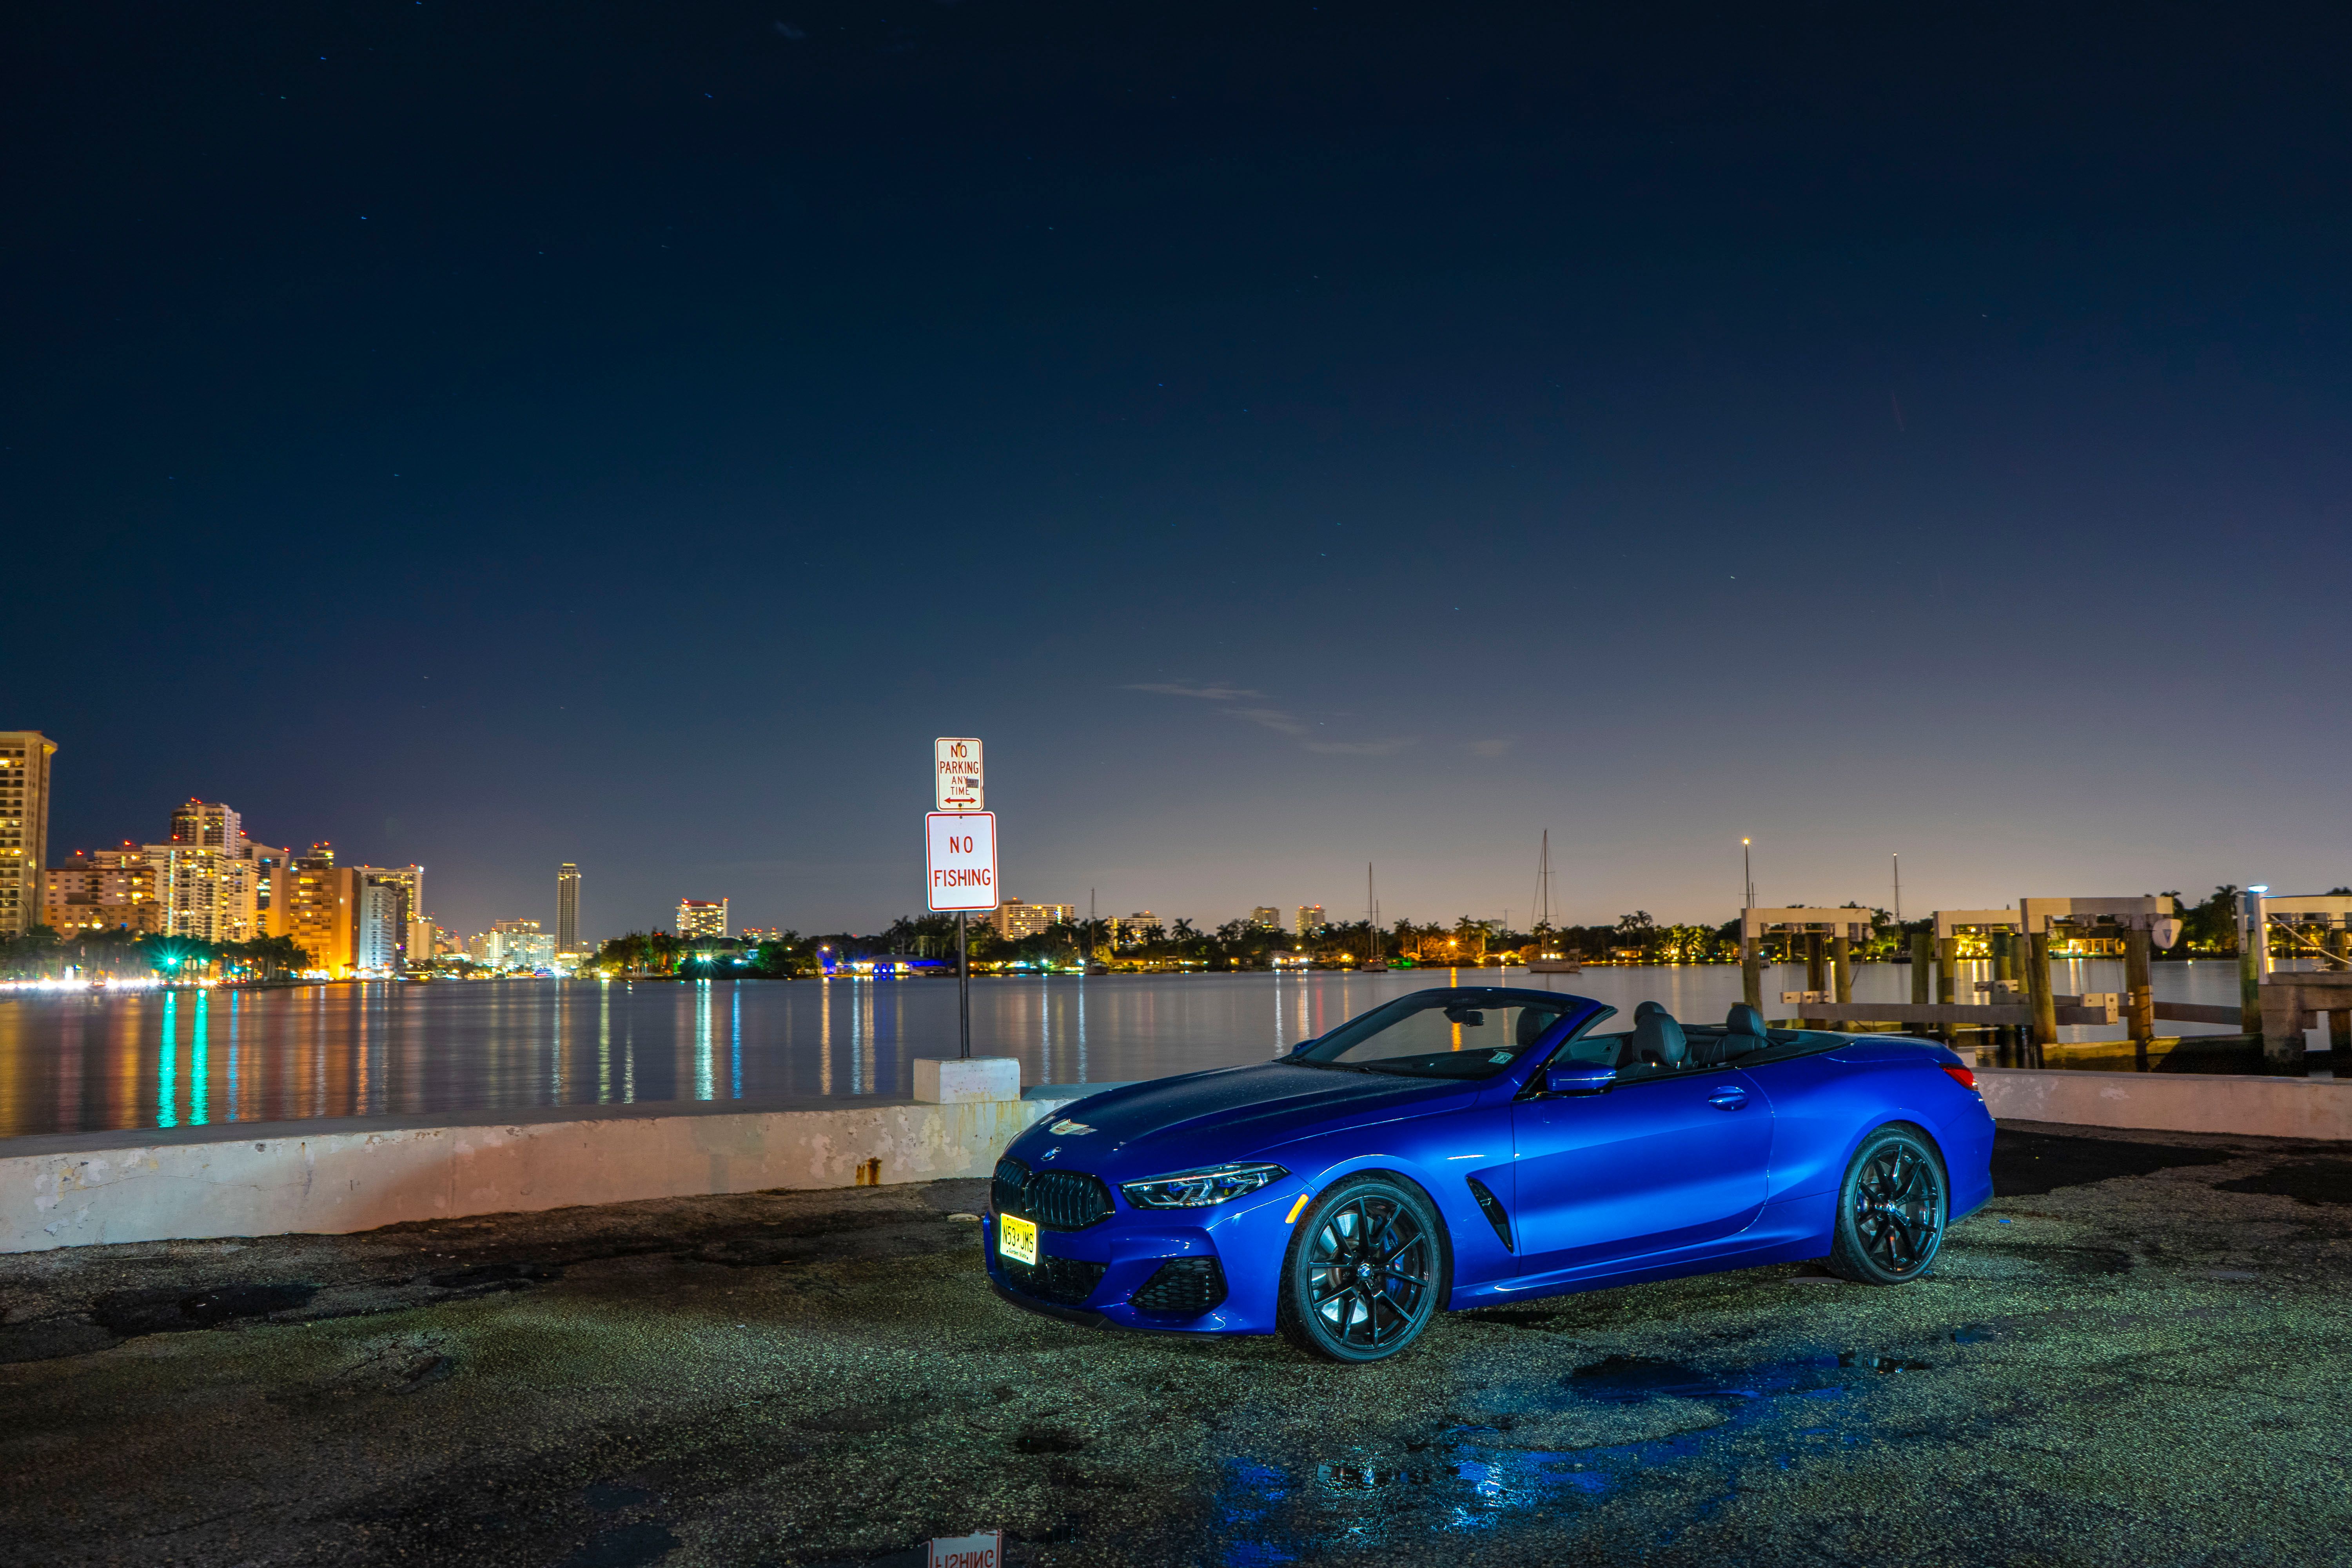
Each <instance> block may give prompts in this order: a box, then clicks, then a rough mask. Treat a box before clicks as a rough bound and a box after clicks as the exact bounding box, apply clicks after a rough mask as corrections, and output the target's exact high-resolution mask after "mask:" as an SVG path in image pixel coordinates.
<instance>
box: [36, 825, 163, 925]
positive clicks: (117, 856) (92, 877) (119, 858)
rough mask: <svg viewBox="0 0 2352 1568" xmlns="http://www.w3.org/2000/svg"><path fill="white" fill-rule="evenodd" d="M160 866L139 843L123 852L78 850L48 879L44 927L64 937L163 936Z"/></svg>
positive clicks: (43, 891)
mask: <svg viewBox="0 0 2352 1568" xmlns="http://www.w3.org/2000/svg"><path fill="white" fill-rule="evenodd" d="M41 923H42V924H43V925H45V926H47V927H48V928H49V929H50V930H51V931H56V932H57V933H58V935H59V936H61V937H64V936H73V935H75V934H77V933H79V932H81V931H162V930H163V906H162V905H161V904H159V903H157V902H156V901H155V867H154V864H153V863H152V861H150V860H149V859H148V858H147V852H146V851H145V850H144V849H142V848H140V847H138V846H137V845H135V844H125V845H124V846H123V847H121V848H120V849H97V850H89V849H77V850H75V851H74V853H73V858H72V859H71V860H69V861H68V862H67V863H66V864H64V865H62V866H53V867H51V868H49V870H48V871H47V874H46V875H45V876H44V877H43V878H42V886H41Z"/></svg>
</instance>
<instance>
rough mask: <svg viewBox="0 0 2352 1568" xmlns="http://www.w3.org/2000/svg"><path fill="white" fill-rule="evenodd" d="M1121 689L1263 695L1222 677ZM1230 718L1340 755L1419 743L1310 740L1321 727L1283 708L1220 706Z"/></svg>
mask: <svg viewBox="0 0 2352 1568" xmlns="http://www.w3.org/2000/svg"><path fill="white" fill-rule="evenodd" d="M1119 689H1120V690H1122V691H1151V692H1157V693H1158V694H1159V695H1160V696H1162V697H1194V698H1198V699H1200V700H1202V701H1204V702H1235V701H1239V700H1241V699H1243V698H1245V697H1255V698H1256V699H1258V700H1260V701H1264V700H1265V692H1263V691H1252V690H1251V689H1249V688H1247V687H1245V686H1228V685H1226V684H1225V683H1224V682H1223V681H1222V680H1214V681H1210V682H1208V683H1206V684H1202V683H1200V682H1197V681H1191V680H1138V681H1130V682H1129V683H1128V684H1127V685H1125V686H1122V687H1120V688H1119ZM1221 711H1223V713H1224V714H1225V715H1226V716H1228V717H1229V718H1234V719H1239V720H1240V721H1242V722H1244V723H1245V724H1255V725H1256V726H1257V727H1258V728H1259V729H1261V730H1271V731H1274V732H1275V733H1276V734H1277V735H1287V736H1289V737H1290V738H1291V739H1292V740H1294V741H1297V742H1298V744H1299V749H1300V750H1302V751H1308V752H1325V753H1328V754H1330V755H1334V756H1343V757H1385V756H1391V755H1393V754H1394V753H1396V752H1402V751H1403V750H1404V749H1405V748H1406V747H1407V746H1413V745H1418V744H1420V742H1419V740H1418V739H1417V738H1415V737H1413V736H1410V735H1391V736H1389V737H1388V738H1386V739H1385V740H1379V741H1310V740H1308V739H1307V736H1309V735H1312V734H1313V733H1315V731H1317V730H1318V729H1319V728H1321V726H1320V725H1317V724H1310V723H1308V722H1307V721H1306V720H1304V719H1301V718H1300V717H1299V716H1298V715H1297V714H1296V713H1293V712H1291V711H1290V710H1288V709H1286V708H1226V709H1223V710H1221Z"/></svg>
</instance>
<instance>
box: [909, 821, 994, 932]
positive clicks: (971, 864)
mask: <svg viewBox="0 0 2352 1568" xmlns="http://www.w3.org/2000/svg"><path fill="white" fill-rule="evenodd" d="M923 842H924V850H925V853H924V869H925V870H926V871H927V872H928V873H929V878H928V879H929V884H930V885H929V898H930V902H931V909H932V910H933V911H934V912H939V911H943V910H992V909H994V908H996V904H997V898H996V813H994V812H992V811H933V812H926V813H925V814H924V816H923Z"/></svg>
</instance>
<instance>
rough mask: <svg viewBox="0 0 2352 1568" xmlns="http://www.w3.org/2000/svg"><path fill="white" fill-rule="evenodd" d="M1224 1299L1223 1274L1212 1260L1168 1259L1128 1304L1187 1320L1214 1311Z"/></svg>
mask: <svg viewBox="0 0 2352 1568" xmlns="http://www.w3.org/2000/svg"><path fill="white" fill-rule="evenodd" d="M1224 1299H1225V1271H1224V1270H1223V1268H1219V1267H1218V1266H1217V1260H1216V1259H1215V1258H1170V1259H1169V1260H1168V1261H1167V1262H1165V1263H1163V1264H1161V1265H1160V1267H1159V1268H1158V1269H1157V1270H1155V1271H1154V1272H1153V1274H1152V1276H1151V1278H1150V1279H1147V1280H1145V1281H1144V1282H1143V1288H1142V1289H1139V1290H1138V1291H1137V1292H1136V1293H1135V1294H1134V1295H1132V1296H1129V1298H1128V1300H1129V1301H1130V1302H1132V1303H1134V1304H1135V1305H1136V1306H1138V1307H1140V1308H1142V1309H1143V1310H1145V1311H1147V1312H1177V1313H1181V1314H1182V1315H1183V1316H1185V1317H1188V1318H1194V1317H1198V1316H1200V1315H1201V1314H1202V1312H1206V1311H1211V1310H1214V1309H1215V1308H1216V1307H1218V1306H1219V1305H1221V1304H1222V1303H1223V1301H1224Z"/></svg>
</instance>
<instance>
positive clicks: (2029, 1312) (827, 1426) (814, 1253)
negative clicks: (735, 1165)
mask: <svg viewBox="0 0 2352 1568" xmlns="http://www.w3.org/2000/svg"><path fill="white" fill-rule="evenodd" d="M1996 1178H1997V1183H1998V1186H1999V1189H2000V1193H2001V1194H2002V1195H2001V1196H2000V1198H1999V1199H1997V1200H1996V1201H1995V1202H1994V1204H1993V1205H1991V1207H1990V1208H1989V1209H1987V1210H1986V1211H1984V1212H1983V1213H1982V1214H1980V1215H1978V1216H1976V1217H1974V1218H1972V1219H1970V1220H1969V1221H1968V1222H1966V1223H1965V1224H1963V1225H1962V1226H1958V1228H1957V1229H1956V1230H1955V1231H1954V1232H1953V1234H1952V1236H1951V1237H1950V1240H1949V1242H1948V1245H1947V1247H1946V1248H1945V1251H1944V1256H1943V1259H1942V1261H1941V1262H1940V1264H1939V1265H1938V1267H1937V1269H1936V1270H1935V1272H1934V1274H1933V1275H1932V1276H1931V1277H1930V1278H1928V1279H1924V1280H1921V1281H1919V1282H1917V1283H1916V1284H1913V1285H1910V1286H1906V1287H1903V1288H1901V1289H1891V1290H1884V1289H1866V1288H1863V1287H1858V1286H1850V1285H1843V1284H1840V1283H1837V1282H1834V1281H1832V1280H1829V1279H1825V1278H1823V1277H1822V1276H1821V1274H1820V1271H1819V1270H1817V1269H1812V1268H1788V1267H1780V1268H1759V1269H1751V1270H1747V1271H1743V1272H1739V1273H1734V1274H1723V1275H1716V1276H1711V1277H1708V1278H1706V1279H1690V1280H1682V1281H1676V1282H1673V1283H1669V1284H1664V1285H1646V1286H1639V1287H1634V1288H1630V1289H1618V1290H1605V1291H1599V1292H1594V1293H1591V1294H1588V1295H1583V1296H1574V1297H1561V1298H1557V1299H1554V1300H1548V1301H1539V1302H1533V1303H1529V1304H1528V1305H1526V1306H1523V1307H1519V1308H1517V1309H1514V1310H1507V1311H1504V1310H1496V1311H1486V1312H1476V1313H1467V1314H1458V1315H1454V1316H1450V1317H1445V1318H1441V1319H1440V1320H1439V1321H1438V1322H1437V1324H1436V1325H1435V1326H1434V1327H1433V1329H1432V1331H1430V1333H1429V1334H1428V1336H1427V1337H1426V1338H1425V1339H1424V1340H1423V1342H1422V1343H1421V1345H1420V1346H1418V1347H1416V1348H1415V1349H1414V1350H1413V1351H1412V1352H1409V1353H1408V1354H1406V1355H1404V1356H1403V1357H1402V1358H1399V1359H1397V1360H1394V1361H1391V1362H1387V1363H1381V1364H1378V1365H1375V1366H1370V1367H1364V1368H1356V1369H1346V1368H1338V1367H1328V1366H1323V1365H1320V1364H1317V1363H1310V1362H1307V1361H1305V1360H1302V1359H1300V1358H1298V1357H1297V1356H1296V1355H1294V1354H1293V1353H1291V1352H1289V1351H1287V1350H1286V1349H1285V1348H1284V1347H1282V1346H1281V1345H1280V1344H1279V1343H1278V1342H1274V1341H1269V1340H1244V1341H1206V1340H1199V1341H1196V1340H1187V1339H1183V1338H1180V1337H1173V1336H1166V1337H1163V1336H1150V1337H1141V1336H1125V1335H1112V1334H1106V1333H1100V1332H1093V1331H1086V1330H1082V1329H1074V1328H1068V1327H1065V1326H1063V1325H1061V1324H1059V1323H1056V1322H1052V1321H1045V1320H1043V1319H1038V1318H1033V1317H1030V1316H1028V1315H1027V1314H1025V1313H1022V1312H1019V1311H1017V1310H1013V1309H1012V1308H1010V1307H1007V1306H1005V1305H1003V1303H1001V1302H999V1301H997V1300H995V1299H994V1298H993V1297H992V1296H991V1295H990V1294H989V1292H988V1290H987V1289H986V1286H985V1283H984V1281H983V1279H982V1274H981V1269H980V1257H979V1241H978V1235H977V1227H976V1226H973V1225H971V1224H970V1223H968V1222H966V1221H960V1220H957V1219H954V1218H951V1217H950V1215H952V1214H954V1213H956V1212H958V1211H969V1210H971V1209H975V1208H977V1207H978V1206H979V1205H980V1203H981V1201H982V1184H980V1183H976V1182H967V1183H939V1184H933V1185H930V1186H928V1187H886V1188H880V1189H869V1190H852V1191H846V1192H830V1193H813V1194H812V1193H793V1194H782V1193H780V1194H750V1195H746V1196H740V1197H729V1198H715V1199H697V1200H678V1201H662V1202H654V1203H643V1204H625V1205H614V1206H611V1207H606V1208H594V1209H571V1210H563V1211H560V1212H557V1213H552V1214H544V1215H513V1216H506V1217H499V1218H492V1219H482V1220H460V1221H452V1222H448V1223H446V1224H438V1225H427V1226H395V1227H393V1228H391V1229H387V1230H381V1231H374V1232H370V1233H368V1234H366V1235H363V1236H353V1237H268V1238H262V1239H256V1240H247V1241H219V1242H178V1243H166V1244H153V1245H144V1246H127V1247H90V1248H80V1249H75V1250H70V1251H64V1252H52V1253H44V1254H36V1255H30V1256H20V1257H13V1258H0V1477H5V1478H6V1483H5V1486H0V1563H26V1564H36V1563H37V1564H42V1565H44V1568H47V1565H60V1568H63V1565H71V1564H86V1563H139V1564H163V1563H203V1564H219V1565H231V1564H276V1563H337V1564H351V1565H364V1564H374V1563H467V1564H471V1563H491V1564H505V1563H513V1564H528V1565H531V1568H541V1565H562V1568H629V1565H633V1564H641V1563H664V1564H668V1565H671V1568H687V1565H690V1564H746V1565H748V1564H760V1563H775V1564H805V1565H814V1564H833V1563H840V1564H849V1563H856V1564H878V1565H891V1564H897V1563H916V1562H927V1561H928V1558H927V1557H923V1556H920V1555H919V1554H918V1552H916V1550H915V1549H916V1548H918V1547H919V1545H920V1544H921V1543H922V1542H924V1541H925V1540H926V1539H927V1538H929V1537H930V1536H931V1535H934V1534H950V1533H961V1532H963V1531H970V1530H977V1529H984V1528H990V1527H1001V1528H1003V1530H1005V1531H1007V1532H1008V1537H1009V1541H1010V1547H1009V1551H1008V1553H1007V1555H1008V1558H1009V1561H1010V1562H1011V1563H1015V1564H1049V1563H1051V1564H1061V1563H1187V1564H1191V1563H1200V1564H1220V1565H1223V1564H1232V1565H1255V1564H1271V1563H1289V1562H1353V1561H1364V1562H1372V1561H1381V1562H1383V1563H1399V1562H1402V1563H1444V1564H1445V1565H1446V1568H1461V1565H1467V1564H1483V1563H1559V1562H1581V1561H1586V1560H1594V1559H1601V1558H1604V1557H1606V1558H1610V1559H1625V1558H1634V1557H1639V1558H1642V1559H1643V1560H1644V1561H1647V1562H1652V1563H1720V1562H1724V1561H1738V1562H1741V1563H1937V1564H1960V1563H1988V1564H1990V1563H2000V1564H2012V1563H2053V1564H2057V1563H2064V1564H2074V1563H2116V1564H2132V1565H2135V1568H2137V1565H2141V1564H2149V1563H2200V1564H2204V1563H2295V1564H2304V1563H2352V1485H2347V1481H2352V1476H2347V1469H2348V1468H2352V1462H2348V1461H2347V1454H2352V1442H2347V1436H2346V1428H2347V1415H2352V1386H2347V1384H2352V1377H2347V1373H2352V1349H2347V1327H2352V1294H2347V1284H2352V1154H2347V1152H2346V1151H2344V1150H2343V1149H2342V1148H2341V1147H2340V1146H2333V1145H2299V1144H2290V1143H2278V1142H2263V1141H2257V1140H2247V1139H2230V1138H2203V1137H2190V1136H2167V1135H2163V1134H2154V1133H2129V1134H2110V1133H2099V1132H2095V1131H2088V1130H2084V1129H2074V1128H2052V1127H2033V1126H2028V1125H2022V1124H2020V1125H2013V1126H2009V1127H2005V1128H2004V1129H2003V1131H2002V1136H2001V1139H2000V1149H1999V1152H1998V1154H1997V1156H1996Z"/></svg>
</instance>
